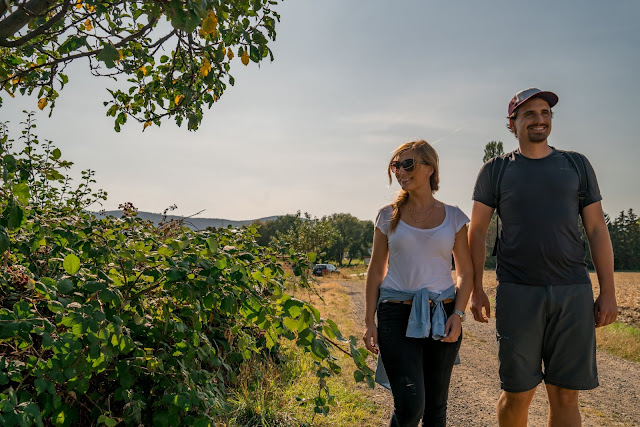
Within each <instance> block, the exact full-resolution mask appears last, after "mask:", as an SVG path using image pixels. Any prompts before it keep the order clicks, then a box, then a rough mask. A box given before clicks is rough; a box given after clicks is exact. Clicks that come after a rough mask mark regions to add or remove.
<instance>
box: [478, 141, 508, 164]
mask: <svg viewBox="0 0 640 427" xmlns="http://www.w3.org/2000/svg"><path fill="white" fill-rule="evenodd" d="M503 154H504V147H503V145H502V141H489V142H487V145H485V146H484V156H483V157H482V162H483V163H484V162H487V161H489V160H491V159H493V158H494V157H498V156H501V155H503Z"/></svg>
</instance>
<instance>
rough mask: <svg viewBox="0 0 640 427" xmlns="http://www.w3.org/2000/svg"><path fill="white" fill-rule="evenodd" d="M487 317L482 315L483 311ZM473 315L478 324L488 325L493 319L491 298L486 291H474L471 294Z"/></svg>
mask: <svg viewBox="0 0 640 427" xmlns="http://www.w3.org/2000/svg"><path fill="white" fill-rule="evenodd" d="M483 308H484V312H485V313H486V315H484V314H482V309H483ZM471 313H473V318H474V319H476V321H478V322H482V323H488V322H489V318H490V317H491V304H489V297H488V296H487V294H486V293H485V292H484V290H482V289H481V290H474V291H473V293H472V294H471Z"/></svg>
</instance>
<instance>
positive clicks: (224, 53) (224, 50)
mask: <svg viewBox="0 0 640 427" xmlns="http://www.w3.org/2000/svg"><path fill="white" fill-rule="evenodd" d="M222 54H223V55H226V54H227V48H226V47H224V46H222Z"/></svg>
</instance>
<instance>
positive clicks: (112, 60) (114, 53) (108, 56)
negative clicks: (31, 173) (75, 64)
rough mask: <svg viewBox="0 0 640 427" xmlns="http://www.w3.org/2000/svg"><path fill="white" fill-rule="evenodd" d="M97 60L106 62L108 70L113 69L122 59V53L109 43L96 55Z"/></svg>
mask: <svg viewBox="0 0 640 427" xmlns="http://www.w3.org/2000/svg"><path fill="white" fill-rule="evenodd" d="M96 59H97V60H99V61H102V62H104V63H105V65H106V66H107V68H113V67H115V66H116V61H118V60H119V59H120V52H118V49H116V48H115V46H114V45H112V44H111V43H109V44H108V45H106V46H105V47H104V48H103V49H102V50H101V51H100V53H98V54H97V55H96Z"/></svg>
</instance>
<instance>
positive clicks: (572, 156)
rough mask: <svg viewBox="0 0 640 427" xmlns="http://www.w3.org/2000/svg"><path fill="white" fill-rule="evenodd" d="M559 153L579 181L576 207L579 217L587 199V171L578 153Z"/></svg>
mask: <svg viewBox="0 0 640 427" xmlns="http://www.w3.org/2000/svg"><path fill="white" fill-rule="evenodd" d="M558 151H560V152H561V153H562V154H563V155H564V156H565V157H566V158H567V160H569V164H570V165H571V167H572V168H573V170H574V171H576V173H577V174H578V179H579V180H580V188H579V190H578V206H579V208H580V211H579V212H580V215H582V209H583V208H584V203H585V200H586V199H587V189H588V188H587V171H586V168H585V166H584V159H583V158H582V156H581V155H580V154H579V153H576V152H575V151H563V150H558Z"/></svg>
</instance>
